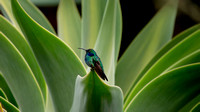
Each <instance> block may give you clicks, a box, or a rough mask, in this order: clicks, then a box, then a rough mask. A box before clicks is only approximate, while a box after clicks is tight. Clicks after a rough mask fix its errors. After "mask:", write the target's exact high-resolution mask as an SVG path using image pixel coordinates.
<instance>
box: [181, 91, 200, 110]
mask: <svg viewBox="0 0 200 112" xmlns="http://www.w3.org/2000/svg"><path fill="white" fill-rule="evenodd" d="M199 102H200V94H199V95H198V96H197V97H195V98H194V99H192V100H191V101H190V102H189V103H188V104H186V105H185V106H184V107H183V108H181V109H180V110H179V112H189V111H190V110H192V108H193V107H194V106H195V105H196V104H197V103H199Z"/></svg>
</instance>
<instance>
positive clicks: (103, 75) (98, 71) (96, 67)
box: [94, 63, 108, 81]
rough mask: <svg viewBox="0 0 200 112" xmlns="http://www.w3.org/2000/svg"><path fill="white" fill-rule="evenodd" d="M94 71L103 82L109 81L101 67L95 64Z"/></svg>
mask: <svg viewBox="0 0 200 112" xmlns="http://www.w3.org/2000/svg"><path fill="white" fill-rule="evenodd" d="M94 70H95V71H96V73H97V74H98V75H99V76H100V77H101V78H102V79H103V80H107V81H108V79H107V77H106V75H105V73H104V71H103V70H102V68H101V66H100V65H99V64H97V63H95V67H94Z"/></svg>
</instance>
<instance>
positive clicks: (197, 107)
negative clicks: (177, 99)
mask: <svg viewBox="0 0 200 112" xmlns="http://www.w3.org/2000/svg"><path fill="white" fill-rule="evenodd" d="M199 111H200V102H199V103H198V104H196V105H195V106H194V107H193V108H192V110H191V112H199Z"/></svg>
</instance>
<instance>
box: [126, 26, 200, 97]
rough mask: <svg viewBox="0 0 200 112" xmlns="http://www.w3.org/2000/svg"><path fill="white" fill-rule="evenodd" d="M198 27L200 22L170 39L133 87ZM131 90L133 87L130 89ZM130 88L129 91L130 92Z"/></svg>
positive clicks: (199, 27)
mask: <svg viewBox="0 0 200 112" xmlns="http://www.w3.org/2000/svg"><path fill="white" fill-rule="evenodd" d="M198 29H200V24H198V25H195V26H193V27H191V28H189V29H187V30H185V31H183V32H182V33H180V34H178V35H177V36H175V37H174V38H173V40H172V41H170V42H169V43H168V44H166V45H165V46H164V47H163V48H162V49H161V50H160V51H159V52H158V53H157V54H156V56H154V57H153V59H152V60H151V61H150V62H149V63H148V64H147V65H146V67H145V68H144V69H143V70H142V72H141V73H140V74H139V75H138V77H137V78H136V80H135V82H134V83H133V84H132V87H131V88H133V87H134V86H135V84H136V83H137V82H138V81H139V80H140V78H141V77H142V76H143V75H144V74H145V73H146V72H147V71H148V70H149V68H151V67H152V65H153V64H155V62H156V61H157V60H158V59H160V58H161V57H162V56H163V55H164V54H165V53H166V52H168V51H169V50H170V49H171V48H172V47H174V46H175V45H176V44H177V43H179V42H180V41H182V40H184V39H185V38H186V37H188V36H189V35H190V34H192V33H194V32H195V31H197V30H198ZM130 90H131V89H130ZM130 90H129V92H130ZM129 92H128V93H127V94H126V96H125V100H126V98H127V95H128V94H129Z"/></svg>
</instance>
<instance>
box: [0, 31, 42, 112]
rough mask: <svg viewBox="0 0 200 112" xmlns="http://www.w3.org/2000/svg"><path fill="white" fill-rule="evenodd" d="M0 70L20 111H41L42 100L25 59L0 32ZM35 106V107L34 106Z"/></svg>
mask: <svg viewBox="0 0 200 112" xmlns="http://www.w3.org/2000/svg"><path fill="white" fill-rule="evenodd" d="M0 54H1V55H0V59H1V60H0V70H1V72H2V75H3V77H4V78H5V80H6V82H7V84H8V86H9V88H10V90H11V91H12V93H13V95H14V97H15V99H16V101H17V104H18V106H19V109H20V110H21V111H22V112H43V111H44V100H43V96H42V93H41V91H40V88H39V86H38V83H37V81H36V80H35V78H34V76H33V74H32V72H31V70H30V68H29V66H28V64H27V63H26V61H25V59H24V58H23V57H22V55H21V54H20V53H19V51H18V50H17V49H16V48H15V46H14V45H13V44H12V43H11V42H10V41H9V40H8V39H7V38H6V36H5V35H3V34H2V33H0ZM35 107H37V108H35Z"/></svg>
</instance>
